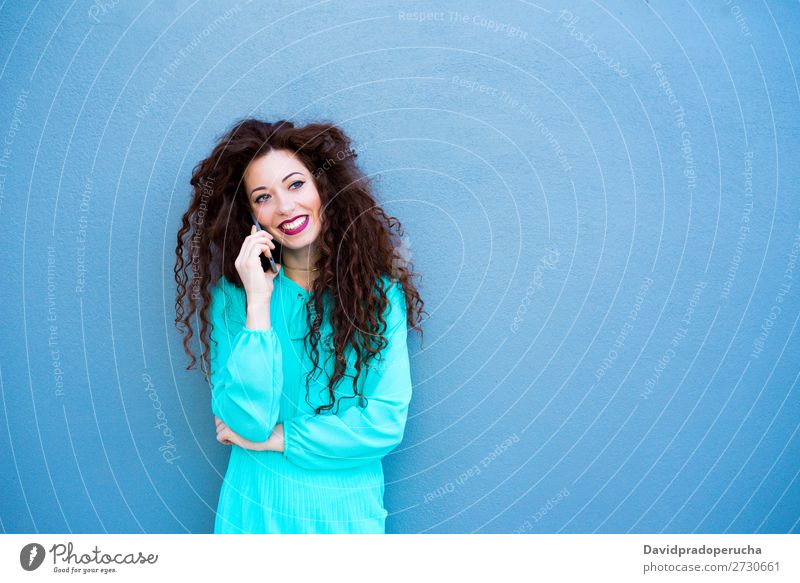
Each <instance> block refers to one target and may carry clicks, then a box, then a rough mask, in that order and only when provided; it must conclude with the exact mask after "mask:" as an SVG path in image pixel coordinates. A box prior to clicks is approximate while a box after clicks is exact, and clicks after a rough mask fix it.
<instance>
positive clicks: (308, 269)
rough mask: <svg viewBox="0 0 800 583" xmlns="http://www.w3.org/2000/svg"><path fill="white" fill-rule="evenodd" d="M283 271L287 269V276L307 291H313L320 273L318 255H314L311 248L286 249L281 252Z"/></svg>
mask: <svg viewBox="0 0 800 583" xmlns="http://www.w3.org/2000/svg"><path fill="white" fill-rule="evenodd" d="M281 269H285V270H286V276H287V277H288V278H290V279H291V280H292V281H294V282H295V283H297V284H298V285H300V286H301V287H302V288H303V289H305V290H307V291H308V290H310V289H311V285H312V284H313V283H314V280H315V279H316V277H317V274H318V273H319V271H318V270H317V268H316V254H313V253H312V250H311V249H310V247H305V248H303V249H287V248H285V247H284V248H283V250H282V252H281Z"/></svg>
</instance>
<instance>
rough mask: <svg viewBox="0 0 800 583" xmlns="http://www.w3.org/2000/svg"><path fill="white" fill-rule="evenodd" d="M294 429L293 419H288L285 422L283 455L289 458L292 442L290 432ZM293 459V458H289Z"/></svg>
mask: <svg viewBox="0 0 800 583" xmlns="http://www.w3.org/2000/svg"><path fill="white" fill-rule="evenodd" d="M291 431H293V429H292V420H291V419H286V420H284V422H283V457H285V458H286V459H287V460H288V459H289V447H290V446H291V443H292V438H291V437H290V432H291ZM289 461H291V460H289Z"/></svg>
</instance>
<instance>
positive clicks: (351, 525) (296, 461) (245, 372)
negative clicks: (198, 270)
mask: <svg viewBox="0 0 800 583" xmlns="http://www.w3.org/2000/svg"><path fill="white" fill-rule="evenodd" d="M381 282H382V284H383V289H386V290H387V292H386V293H387V295H388V298H389V304H388V305H387V310H386V312H385V314H384V315H385V318H386V324H387V328H386V331H385V332H384V335H385V336H386V339H387V340H388V342H389V344H388V346H387V347H386V348H385V349H384V350H383V351H382V352H381V353H380V356H379V359H378V360H373V361H370V363H369V367H368V368H367V367H363V368H362V370H361V375H360V377H359V380H358V386H359V388H360V389H361V390H360V391H359V392H360V393H361V394H363V395H364V396H365V397H366V399H361V398H359V397H354V396H353V381H352V377H353V376H355V368H354V366H353V363H354V360H355V358H354V355H353V353H352V352H350V353H347V352H346V355H347V362H348V365H347V366H348V367H347V370H346V371H345V377H344V378H343V379H342V380H341V381H340V382H339V384H338V385H337V386H336V396H337V399H338V398H339V397H340V396H342V395H349V396H350V398H347V399H343V400H342V401H340V403H339V408H338V411H336V408H335V407H334V409H329V410H327V411H323V412H322V413H320V414H319V415H314V407H316V406H319V405H326V404H328V403H329V397H328V394H329V393H328V389H327V381H328V379H329V378H330V375H331V374H332V371H333V358H330V359H328V356H329V355H331V354H332V351H331V350H330V349H328V347H327V344H326V342H324V340H325V339H326V337H327V335H328V334H330V333H331V326H330V321H329V318H328V315H327V312H326V314H325V317H324V319H323V324H322V327H321V337H320V343H319V364H320V366H321V367H322V372H321V374H320V371H319V370H317V371H316V372H315V373H314V374H313V375H312V376H311V380H310V382H309V391H308V401H310V404H309V403H308V402H306V401H307V399H306V387H305V375H306V373H307V372H308V371H311V370H313V364H312V360H311V357H310V356H309V354H308V351H307V350H306V348H305V344H304V340H303V339H304V337H305V335H306V333H307V331H308V327H307V324H306V317H305V302H306V300H307V299H308V297H309V293H310V292H307V291H306V290H305V289H304V288H303V287H302V286H300V285H299V284H298V283H296V282H294V281H293V280H292V279H290V278H289V277H287V276H285V275H284V273H283V269H281V271H280V272H279V273H278V276H277V277H276V278H275V280H274V289H273V293H272V298H271V300H270V320H271V328H270V329H269V330H250V329H248V328H246V327H245V321H246V311H247V310H246V295H245V291H244V289H243V288H239V287H237V286H235V285H234V284H233V283H232V282H230V281H228V280H227V279H226V278H225V277H224V276H223V277H221V278H220V279H219V281H218V282H217V284H216V285H215V287H214V289H213V290H212V292H211V307H210V316H209V318H210V322H211V325H212V329H211V339H212V342H211V353H210V361H211V362H210V366H211V375H210V380H211V388H212V392H211V395H212V396H211V409H212V411H213V413H214V415H216V416H217V417H219V418H220V419H222V421H223V422H224V423H225V424H227V425H228V426H229V427H230V428H231V430H232V431H234V432H235V433H237V434H239V435H240V436H242V437H243V438H245V439H248V440H250V441H256V442H261V441H266V439H267V438H268V437H269V435H270V434H271V433H272V430H273V428H274V427H275V425H276V424H277V423H283V429H284V451H283V452H274V451H253V450H248V449H244V448H241V447H239V446H236V445H232V446H229V447H230V448H231V453H230V459H229V461H228V469H227V472H226V473H225V478H224V480H223V482H222V487H221V490H220V494H219V504H218V506H217V514H216V520H215V522H214V533H384V532H385V521H386V515H387V511H386V509H385V508H384V504H383V496H384V475H383V466H382V462H381V459H382V458H383V457H384V456H386V454H388V453H389V452H390V451H392V450H393V449H394V448H395V447H397V445H398V444H399V443H400V442H401V441H402V439H403V433H404V431H405V424H406V418H407V415H408V406H409V402H410V400H411V394H412V387H411V374H410V370H409V358H408V348H407V345H406V337H407V327H406V303H405V295H404V292H403V288H402V285H401V284H400V283H399V282H396V281H391V280H390V279H389V278H388V277H386V276H383V277H382V280H381ZM325 300H326V301H328V296H327V295H326V296H325ZM326 305H328V304H326ZM214 341H216V343H217V344H216V345H215V342H214ZM326 361H327V362H326ZM334 411H335V413H334Z"/></svg>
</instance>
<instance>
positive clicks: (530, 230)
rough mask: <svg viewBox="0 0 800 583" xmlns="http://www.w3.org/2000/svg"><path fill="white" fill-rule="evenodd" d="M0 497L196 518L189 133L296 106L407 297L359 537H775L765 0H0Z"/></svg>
mask: <svg viewBox="0 0 800 583" xmlns="http://www.w3.org/2000/svg"><path fill="white" fill-rule="evenodd" d="M0 31H2V32H1V34H0V46H2V51H1V52H0V55H1V56H2V60H0V91H1V92H2V96H3V107H2V110H0V140H3V147H2V149H1V150H0V173H2V177H0V224H1V225H2V228H1V229H0V233H1V235H0V236H1V237H2V245H3V257H4V270H3V271H4V276H5V281H6V285H5V286H4V288H3V295H2V302H0V318H2V322H3V341H2V352H0V396H2V407H0V421H1V423H0V426H1V427H2V430H1V431H0V467H2V475H1V478H2V483H1V484H0V489H2V492H3V494H2V496H1V497H0V521H1V524H0V527H2V530H3V531H4V532H9V533H15V532H48V533H55V532H74V533H79V532H131V533H139V532H147V533H159V532H163V533H165V532H194V533H204V532H210V531H211V529H212V525H213V519H214V511H215V508H216V504H217V496H218V493H219V488H220V482H221V480H222V476H223V474H224V471H225V467H226V464H227V457H228V455H229V453H228V451H229V450H228V449H227V448H226V447H225V446H222V445H220V444H219V443H217V442H216V440H215V432H214V424H213V417H212V413H211V409H210V399H209V388H208V386H207V385H206V384H205V383H204V381H203V379H202V375H201V374H200V373H199V371H197V370H194V371H187V370H185V367H186V365H187V363H188V359H187V357H186V355H185V354H184V352H183V350H182V343H181V337H180V335H179V334H178V332H177V331H176V330H175V328H174V326H173V324H172V322H173V319H174V296H175V289H174V282H173V279H172V266H173V264H174V247H175V234H176V231H177V228H178V222H179V218H180V216H181V214H182V213H183V212H184V211H185V210H186V207H187V201H188V196H189V192H190V189H189V184H188V179H189V176H190V172H191V169H192V167H193V166H194V164H196V163H197V162H198V161H199V160H200V159H202V158H203V157H205V156H206V155H208V153H209V152H210V149H211V147H212V145H213V143H214V140H215V138H216V137H217V136H218V135H219V134H220V133H221V132H222V131H224V130H225V129H226V128H227V127H228V126H229V125H230V124H231V123H232V122H233V120H235V119H237V118H241V117H243V116H246V115H253V116H257V117H262V118H265V119H278V118H290V119H292V120H294V121H295V122H297V123H305V122H308V121H314V120H318V119H328V120H332V121H335V122H337V123H339V124H340V125H341V126H342V127H343V128H344V129H345V130H346V131H347V132H348V133H350V134H351V136H352V137H353V139H354V141H355V143H356V147H357V148H358V152H359V163H360V164H361V165H362V167H363V169H364V170H365V171H366V172H367V173H368V174H370V175H372V176H375V177H376V178H377V188H378V191H377V196H378V197H379V199H380V200H381V201H382V202H383V204H384V205H385V207H386V208H387V210H388V211H389V212H390V213H392V214H393V215H395V216H397V217H398V218H400V219H401V221H402V222H403V225H404V226H405V228H406V232H407V239H406V253H408V254H410V256H411V257H412V259H413V261H414V264H415V266H416V269H417V270H418V271H419V272H420V273H421V274H422V284H423V286H422V292H423V295H424V299H425V300H426V304H427V310H428V312H429V314H430V319H428V320H427V321H426V322H425V337H424V342H421V341H420V339H419V337H418V336H416V335H413V334H412V335H411V336H410V338H411V354H412V371H413V377H414V381H415V396H414V401H413V403H412V410H411V413H410V415H409V421H408V426H407V429H406V434H405V439H404V442H403V443H402V444H401V446H399V447H398V448H397V449H396V450H395V451H394V452H393V453H392V454H391V455H389V456H388V457H387V458H386V459H385V469H386V480H387V488H386V505H387V508H388V510H389V512H390V516H389V519H388V522H387V528H388V530H389V531H390V532H413V533H418V532H426V533H456V532H457V533H471V532H484V533H495V532H496V533H500V532H550V533H555V532H560V533H579V532H580V533H591V532H606V533H626V532H664V533H678V532H685V533H690V532H696V533H711V532H719V533H722V532H727V533H750V532H759V533H787V532H795V533H797V532H800V527H799V526H798V521H799V520H800V481H798V472H799V471H800V436H798V435H797V430H798V419H799V416H798V414H800V401H799V400H798V390H800V389H798V385H797V381H798V374H799V373H800V358H798V354H800V350H799V348H800V338H799V335H798V328H797V323H798V317H800V296H799V295H798V291H799V290H800V267H799V266H798V263H797V261H798V253H799V252H800V205H799V204H798V203H799V202H800V196H799V195H798V173H799V172H800V169H799V167H798V164H797V153H798V146H800V139H799V138H798V125H800V124H799V123H798V120H800V115H798V114H800V88H799V87H798V80H797V71H798V67H799V66H800V58H799V57H800V55H799V54H798V53H799V52H800V51H798V48H799V47H798V38H800V35H798V32H800V10H799V9H798V5H797V4H796V3H790V2H786V3H783V2H769V3H766V4H765V3H761V2H754V1H753V2H750V1H744V0H740V1H739V2H738V3H736V2H726V1H715V2H686V3H683V2H681V3H677V2H667V1H657V0H650V1H649V2H646V1H643V0H642V1H639V0H617V1H614V2H606V1H603V2H598V3H595V2H579V1H574V2H568V3H566V4H562V3H553V2H544V1H542V2H527V1H525V2H523V1H521V0H520V1H517V0H509V1H504V2H492V3H482V2H476V1H460V2H455V1H452V2H367V1H365V0H359V1H348V2H345V1H343V0H338V1H335V2H285V1H281V2H256V1H252V2H247V1H244V0H242V1H239V2H235V1H234V2H231V3H230V4H228V3H221V2H209V1H203V2H189V1H177V2H161V3H158V5H156V4H152V3H151V4H146V3H144V2H123V1H119V2H117V1H114V0H108V1H105V2H103V1H102V0H96V1H95V2H89V1H78V2H75V3H67V2H62V3H49V2H48V3H34V2H5V3H4V4H3V5H2V7H1V8H0Z"/></svg>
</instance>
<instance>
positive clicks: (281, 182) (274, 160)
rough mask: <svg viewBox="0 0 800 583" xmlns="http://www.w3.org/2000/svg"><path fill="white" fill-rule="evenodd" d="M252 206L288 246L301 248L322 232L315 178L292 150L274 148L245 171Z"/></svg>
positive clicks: (272, 232)
mask: <svg viewBox="0 0 800 583" xmlns="http://www.w3.org/2000/svg"><path fill="white" fill-rule="evenodd" d="M244 187H245V192H247V195H248V198H249V200H250V208H251V210H252V211H253V214H254V215H255V217H256V219H257V220H258V222H259V223H260V224H261V226H262V227H263V228H264V229H266V230H267V231H268V232H269V233H271V234H272V235H273V236H274V237H275V239H276V240H277V242H278V243H280V244H281V245H283V246H284V248H285V249H286V248H288V249H293V250H299V249H302V248H304V247H307V246H308V245H310V244H311V243H313V242H314V241H315V240H316V238H317V235H319V233H320V207H321V200H320V197H319V192H317V187H316V184H315V183H314V179H313V177H312V176H311V174H310V173H309V171H308V169H307V168H306V167H305V166H304V165H303V163H302V162H300V160H298V159H297V158H295V156H294V155H293V154H292V153H291V152H289V151H288V150H271V151H269V152H268V153H267V154H265V155H263V156H260V157H259V158H256V159H255V160H253V161H252V162H250V164H249V165H248V166H247V168H246V169H245V172H244Z"/></svg>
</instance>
